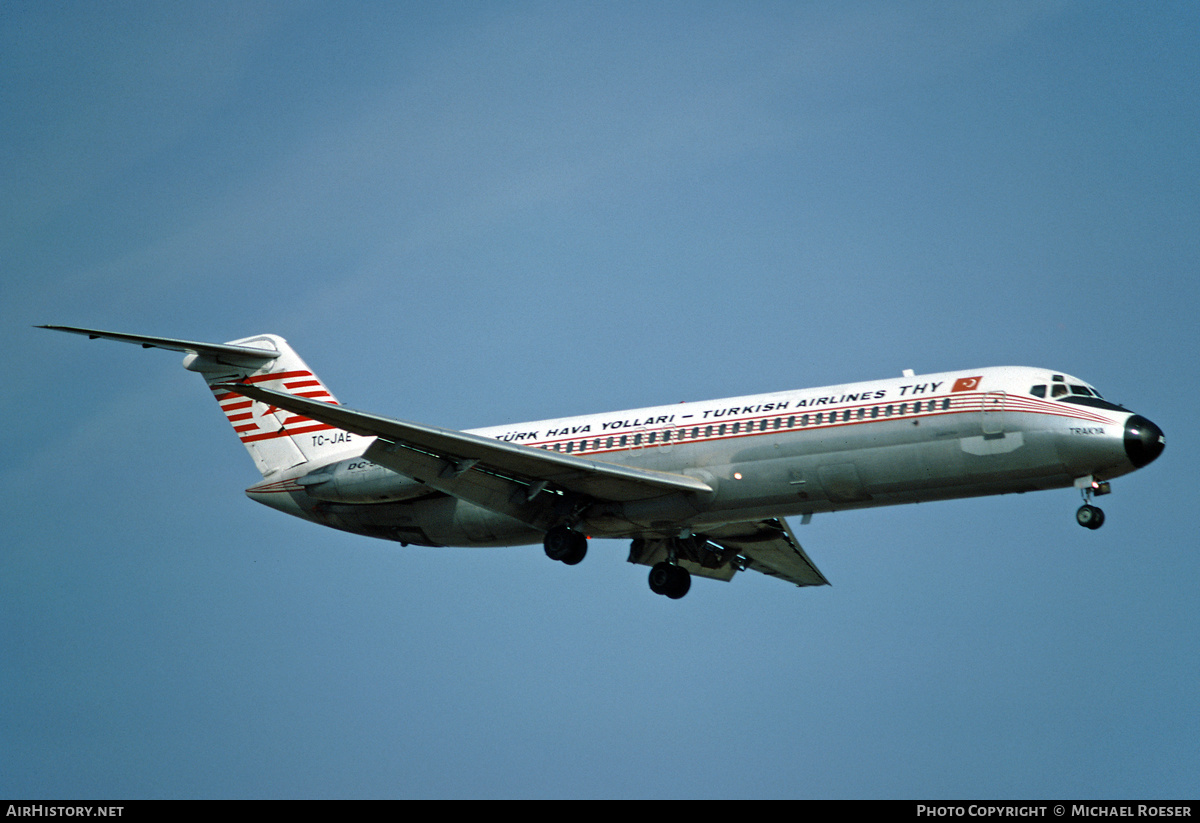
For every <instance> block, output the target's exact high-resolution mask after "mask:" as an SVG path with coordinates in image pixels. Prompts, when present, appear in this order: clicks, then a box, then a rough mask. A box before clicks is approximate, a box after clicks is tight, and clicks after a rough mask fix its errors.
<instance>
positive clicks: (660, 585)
mask: <svg viewBox="0 0 1200 823" xmlns="http://www.w3.org/2000/svg"><path fill="white" fill-rule="evenodd" d="M691 587H692V575H691V573H690V572H689V571H688V570H687V569H685V568H683V567H682V566H675V565H672V564H671V563H666V562H663V563H655V564H654V567H653V568H651V569H650V591H652V592H654V593H655V594H665V595H666V596H667V597H669V598H671V599H672V600H678V599H679V598H681V597H683V596H684V595H685V594H687V593H688V589H690V588H691Z"/></svg>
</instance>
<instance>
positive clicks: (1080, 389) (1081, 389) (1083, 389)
mask: <svg viewBox="0 0 1200 823" xmlns="http://www.w3.org/2000/svg"><path fill="white" fill-rule="evenodd" d="M1071 394H1082V395H1083V396H1084V397H1091V396H1092V390H1091V389H1089V388H1088V387H1087V386H1078V385H1075V384H1074V383H1072V384H1071Z"/></svg>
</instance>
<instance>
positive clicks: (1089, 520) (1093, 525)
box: [1075, 503, 1104, 529]
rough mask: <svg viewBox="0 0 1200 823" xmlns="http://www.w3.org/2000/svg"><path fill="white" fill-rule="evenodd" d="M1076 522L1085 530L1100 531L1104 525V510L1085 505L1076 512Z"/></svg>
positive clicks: (1088, 504)
mask: <svg viewBox="0 0 1200 823" xmlns="http://www.w3.org/2000/svg"><path fill="white" fill-rule="evenodd" d="M1075 522H1076V523H1078V524H1079V525H1081V526H1083V527H1084V528H1085V529H1098V528H1100V527H1101V526H1103V525H1104V509H1101V508H1099V507H1097V506H1093V505H1091V504H1090V503H1084V504H1083V505H1082V506H1080V507H1079V510H1078V511H1077V512H1075Z"/></svg>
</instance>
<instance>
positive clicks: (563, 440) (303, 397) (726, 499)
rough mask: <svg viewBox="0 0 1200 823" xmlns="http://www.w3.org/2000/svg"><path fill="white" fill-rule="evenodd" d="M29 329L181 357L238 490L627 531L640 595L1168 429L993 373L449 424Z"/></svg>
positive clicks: (558, 542)
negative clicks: (829, 517)
mask: <svg viewBox="0 0 1200 823" xmlns="http://www.w3.org/2000/svg"><path fill="white" fill-rule="evenodd" d="M38 328H45V329H51V330H56V331H63V332H70V333H73V334H80V335H86V336H88V337H89V338H92V339H95V338H103V339H108V340H117V341H121V342H126V343H133V344H137V345H140V346H142V347H143V348H159V349H167V350H171V351H176V352H182V353H184V354H185V357H184V359H183V366H184V368H186V369H188V370H189V371H194V372H197V373H199V374H200V376H201V377H203V378H204V380H205V382H206V383H207V384H208V387H209V389H210V390H211V391H212V393H213V396H214V397H215V399H216V401H217V403H218V404H219V405H220V408H221V411H222V412H223V413H224V414H225V417H226V418H227V419H228V420H229V422H230V424H231V425H232V426H233V430H234V432H235V433H236V434H237V436H238V438H239V439H240V440H241V441H242V444H243V445H244V446H245V447H246V450H247V451H248V452H249V453H250V456H251V458H252V459H253V460H254V462H255V465H256V466H257V467H258V469H259V471H260V473H261V474H262V481H261V482H259V483H257V484H255V485H253V486H251V487H250V488H248V489H246V494H247V495H248V496H249V497H250V499H251V500H255V501H257V502H259V503H263V504H265V505H267V506H270V507H271V508H274V509H278V510H280V511H282V512H286V513H288V514H291V515H295V516H297V517H301V518H304V519H306V520H310V521H312V522H314V523H318V524H320V525H324V526H329V527H332V528H335V529H340V530H342V531H347V532H352V533H355V534H361V535H367V536H370V537H378V538H383V539H386V540H393V541H397V542H399V543H400V544H401V545H409V544H415V545H421V546H463V547H495V546H518V545H528V544H536V543H538V542H540V543H541V544H542V546H543V548H544V550H545V553H546V555H547V556H548V557H550V558H551V559H553V560H556V561H560V562H562V563H565V564H567V565H575V564H577V563H579V562H580V561H581V560H583V558H584V556H585V555H586V553H587V548H588V540H589V539H590V538H592V537H601V538H621V539H626V540H629V541H631V542H630V550H629V557H628V560H629V562H631V563H635V564H640V565H643V566H649V567H650V573H649V582H650V589H651V590H652V591H653V592H654V593H656V594H660V595H665V596H666V597H668V598H671V599H679V598H681V597H683V596H684V595H685V594H687V592H688V590H689V589H690V587H691V579H692V577H704V578H709V579H714V580H725V581H728V580H731V579H732V578H733V576H734V575H735V574H736V573H737V572H739V571H744V570H752V571H757V572H761V573H763V574H766V575H769V576H772V577H777V578H780V579H782V580H785V581H787V582H789V583H792V584H794V585H796V586H821V585H828V584H829V581H828V580H826V578H825V576H824V575H823V574H822V573H821V572H820V571H819V570H818V569H817V567H816V565H815V564H814V563H813V562H812V560H811V559H810V558H809V556H808V555H807V554H806V553H805V551H804V549H803V548H802V547H801V546H800V543H799V542H798V541H797V540H796V537H795V535H794V534H793V532H792V530H791V528H790V527H789V526H788V524H787V522H786V521H785V520H784V518H786V517H800V518H801V523H807V522H809V520H811V518H812V516H813V515H814V514H817V513H824V512H834V511H844V510H852V509H862V508H869V507H873V506H891V505H897V504H901V503H919V502H926V501H933V500H949V499H955V498H966V497H977V496H984V495H994V494H1009V493H1020V492H1028V491H1036V490H1041V489H1056V488H1068V487H1072V486H1073V487H1075V488H1076V489H1078V490H1079V491H1080V493H1081V494H1082V497H1083V505H1082V506H1080V507H1079V509H1078V511H1077V512H1076V515H1075V517H1076V520H1077V522H1078V523H1079V524H1080V525H1081V526H1084V527H1086V528H1088V529H1097V528H1099V527H1100V526H1101V525H1103V523H1104V512H1103V511H1102V510H1101V509H1100V508H1098V507H1097V506H1095V505H1094V504H1093V502H1092V500H1093V497H1094V496H1100V495H1103V494H1107V493H1109V492H1110V491H1111V486H1110V482H1109V481H1110V480H1112V479H1113V478H1115V477H1119V476H1121V475H1124V474H1128V473H1130V472H1133V471H1135V470H1136V469H1139V468H1142V467H1143V466H1146V465H1148V464H1149V463H1151V462H1153V461H1154V460H1155V459H1156V458H1157V457H1158V456H1159V455H1160V454H1161V453H1162V451H1163V448H1164V446H1165V442H1166V441H1165V437H1164V435H1163V432H1162V429H1160V428H1159V427H1158V426H1156V425H1155V424H1154V423H1152V422H1150V421H1149V420H1147V419H1146V418H1145V417H1142V416H1141V415H1138V414H1135V413H1134V412H1132V411H1130V410H1129V409H1127V408H1125V407H1123V406H1120V405H1117V404H1116V403H1112V402H1110V401H1108V400H1105V399H1104V398H1103V397H1101V395H1100V392H1098V391H1097V390H1096V389H1095V387H1094V386H1092V385H1090V384H1088V383H1086V382H1084V381H1083V380H1079V379H1077V378H1075V377H1072V376H1071V375H1069V374H1065V373H1062V372H1056V371H1053V370H1050V369H1042V368H1031V367H1022V366H1006V367H990V368H980V369H970V370H966V371H951V372H942V373H938V374H922V375H917V374H915V373H914V372H913V371H912V370H908V369H906V370H904V371H903V373H902V376H901V377H898V378H891V379H884V380H875V381H870V382H861V383H849V384H845V385H838V386H825V387H821V388H812V389H801V390H795V391H781V392H774V393H770V394H758V395H752V396H747V397H735V398H728V399H724V400H709V401H703V402H684V403H678V404H674V405H665V406H655V407H652V408H644V409H633V410H629V411H618V412H610V413H605V414H592V415H584V416H579V417H568V418H561V419H553V420H539V421H535V422H530V423H514V424H511V425H504V426H493V427H490V428H484V429H474V430H469V431H455V430H452V429H445V428H439V427H436V426H430V425H424V424H420V423H412V422H407V421H403V420H396V419H393V418H389V417H382V416H379V415H375V414H369V413H366V412H361V411H355V410H353V409H350V408H347V407H345V406H342V405H340V404H339V403H338V401H337V400H336V399H335V397H334V396H333V394H332V393H331V392H330V391H329V389H328V388H327V387H326V386H325V384H324V383H323V382H322V381H321V380H320V379H319V378H318V377H317V376H316V375H315V374H313V372H312V371H311V370H310V369H309V368H308V366H307V365H305V363H304V361H302V360H301V359H300V357H299V356H298V355H297V354H296V352H295V351H294V350H293V349H292V347H291V346H290V345H289V344H288V343H287V341H286V340H284V339H283V338H282V337H279V336H278V335H273V334H262V335H257V336H253V337H246V338H243V339H240V340H234V341H232V342H229V343H199V342H194V341H188V340H179V339H175V338H167V337H149V336H144V335H134V334H123V333H117V332H107V331H98V330H95V329H85V328H78V327H74V326H39V327H38Z"/></svg>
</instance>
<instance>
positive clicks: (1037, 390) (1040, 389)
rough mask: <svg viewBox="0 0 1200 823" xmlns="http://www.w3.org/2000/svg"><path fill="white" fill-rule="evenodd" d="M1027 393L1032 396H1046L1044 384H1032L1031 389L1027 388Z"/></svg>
mask: <svg viewBox="0 0 1200 823" xmlns="http://www.w3.org/2000/svg"><path fill="white" fill-rule="evenodd" d="M1029 393H1030V394H1032V395H1033V396H1034V397H1045V396H1046V386H1045V385H1041V386H1034V387H1033V388H1032V389H1030V390H1029Z"/></svg>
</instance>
